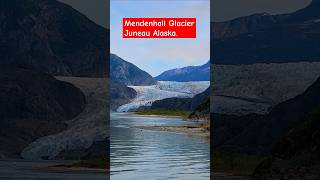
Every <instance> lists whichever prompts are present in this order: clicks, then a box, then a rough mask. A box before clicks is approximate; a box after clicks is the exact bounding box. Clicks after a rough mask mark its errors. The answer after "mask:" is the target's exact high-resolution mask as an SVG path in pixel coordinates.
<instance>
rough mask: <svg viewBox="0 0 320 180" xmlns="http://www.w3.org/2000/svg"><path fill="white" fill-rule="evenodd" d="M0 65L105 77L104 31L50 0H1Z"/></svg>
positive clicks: (107, 46)
mask: <svg viewBox="0 0 320 180" xmlns="http://www.w3.org/2000/svg"><path fill="white" fill-rule="evenodd" d="M0 17H1V24H0V54H1V59H0V64H18V65H28V66H30V67H33V68H34V69H37V70H40V71H42V72H46V73H49V74H52V75H62V76H85V77H107V76H108V66H107V65H108V52H107V51H108V49H109V43H108V42H109V31H108V30H106V29H104V28H103V27H100V26H98V25H96V24H95V23H94V22H92V21H91V20H89V19H88V18H87V17H86V16H84V15H82V14H81V13H79V12H77V11H76V10H74V9H73V8H72V7H71V6H68V5H66V4H63V3H60V2H58V1H55V0H24V1H20V0H10V1H7V0H0Z"/></svg>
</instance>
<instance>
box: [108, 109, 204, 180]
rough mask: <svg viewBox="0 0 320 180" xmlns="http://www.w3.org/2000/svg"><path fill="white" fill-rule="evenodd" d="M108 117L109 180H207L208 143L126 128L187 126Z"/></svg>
mask: <svg viewBox="0 0 320 180" xmlns="http://www.w3.org/2000/svg"><path fill="white" fill-rule="evenodd" d="M111 117H112V118H111V179H112V180H118V179H119V180H131V179H132V180H135V179H147V180H164V179H177V180H180V179H183V180H189V179H190V180H191V179H192V180H194V179H197V180H208V179H209V176H210V167H209V164H210V160H209V142H208V141H207V140H206V139H204V138H203V137H195V136H187V135H185V134H178V133H172V132H160V131H150V130H141V129H136V128H128V127H130V126H131V127H132V126H144V125H164V124H165V125H183V124H187V123H188V122H186V121H183V120H181V119H178V118H163V117H162V118H161V117H139V116H134V115H121V114H118V115H111ZM119 125H120V126H119Z"/></svg>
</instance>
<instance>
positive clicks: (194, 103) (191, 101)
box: [151, 88, 210, 120]
mask: <svg viewBox="0 0 320 180" xmlns="http://www.w3.org/2000/svg"><path fill="white" fill-rule="evenodd" d="M209 96H210V88H208V89H207V90H205V91H204V92H202V93H200V94H197V95H196V96H194V97H193V98H167V99H163V100H159V101H155V102H153V103H152V106H151V109H152V110H158V109H160V110H161V109H169V110H176V111H190V112H193V111H195V112H193V113H192V114H190V115H191V116H190V118H193V119H207V120H209V117H210V102H209V100H208V99H209Z"/></svg>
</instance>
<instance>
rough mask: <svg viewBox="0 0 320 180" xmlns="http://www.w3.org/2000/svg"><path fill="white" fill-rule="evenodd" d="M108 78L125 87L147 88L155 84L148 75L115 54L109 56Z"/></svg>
mask: <svg viewBox="0 0 320 180" xmlns="http://www.w3.org/2000/svg"><path fill="white" fill-rule="evenodd" d="M110 78H111V80H112V81H114V82H120V83H123V84H125V85H135V86H143V85H145V86H147V85H155V84H156V83H157V81H156V80H154V79H153V78H152V76H151V75H150V74H148V73H147V72H145V71H143V70H141V69H139V68H138V67H137V66H135V65H134V64H132V63H129V62H127V61H125V60H123V59H122V58H120V57H119V56H117V55H115V54H110Z"/></svg>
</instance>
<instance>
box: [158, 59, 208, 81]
mask: <svg viewBox="0 0 320 180" xmlns="http://www.w3.org/2000/svg"><path fill="white" fill-rule="evenodd" d="M155 79H156V80H158V81H178V82H186V81H210V61H208V62H207V63H206V64H204V65H201V66H188V67H183V68H177V69H172V70H168V71H165V72H163V73H162V74H160V75H159V76H157V77H155Z"/></svg>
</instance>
